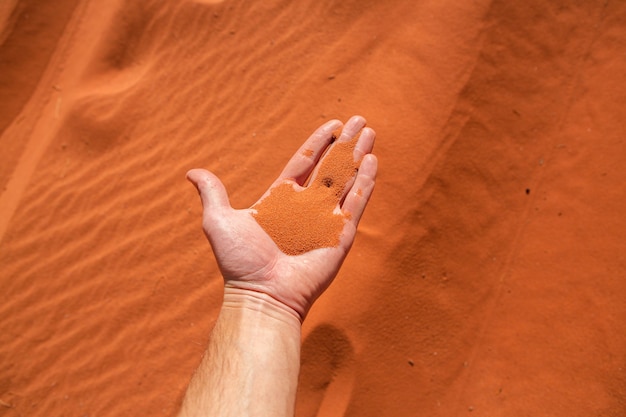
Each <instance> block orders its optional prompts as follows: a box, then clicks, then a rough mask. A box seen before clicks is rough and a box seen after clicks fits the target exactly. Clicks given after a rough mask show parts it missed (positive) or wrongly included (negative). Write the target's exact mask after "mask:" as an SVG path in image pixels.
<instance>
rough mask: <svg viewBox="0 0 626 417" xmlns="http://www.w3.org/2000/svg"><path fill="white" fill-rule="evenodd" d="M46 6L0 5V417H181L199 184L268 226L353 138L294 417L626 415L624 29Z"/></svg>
mask: <svg viewBox="0 0 626 417" xmlns="http://www.w3.org/2000/svg"><path fill="white" fill-rule="evenodd" d="M48 3H50V4H48ZM48 3H47V2H35V1H31V0H16V1H7V2H4V3H2V5H0V24H2V26H1V27H0V42H2V43H1V45H0V74H1V76H0V133H1V137H0V141H1V142H0V143H1V146H2V149H3V151H2V152H1V153H0V184H1V185H2V194H0V266H1V267H0V284H1V287H2V302H1V303H0V317H1V319H0V415H3V416H5V415H6V416H61V415H72V416H87V415H88V416H131V415H132V416H136V415H151V416H156V415H169V416H174V415H175V414H176V412H177V408H178V407H179V404H180V401H181V399H182V396H183V394H184V390H185V388H186V385H187V383H188V381H189V378H190V375H191V373H192V372H193V370H194V369H195V367H196V366H197V365H198V363H199V361H200V358H201V355H202V353H203V351H204V348H205V346H206V342H207V338H208V333H209V331H210V329H211V326H212V324H213V322H214V320H215V316H216V313H217V309H218V308H219V303H220V299H221V289H222V287H221V285H222V284H221V277H220V275H219V271H218V270H217V267H216V265H215V262H214V260H213V258H212V255H211V253H210V250H209V246H208V243H207V242H206V241H205V238H204V236H203V235H202V231H201V227H200V214H201V213H200V202H199V201H198V197H197V194H196V192H195V190H194V189H193V188H192V186H191V185H189V184H188V183H186V181H185V179H184V174H185V172H186V171H187V170H188V169H190V168H194V167H204V168H207V169H210V170H212V171H213V172H215V173H216V174H217V175H218V176H219V177H220V178H222V180H223V181H224V183H225V184H226V186H227V189H228V190H229V193H230V198H231V203H232V204H233V206H235V207H248V206H250V205H252V204H253V203H254V202H255V201H256V199H257V198H258V197H259V196H261V195H262V194H263V192H264V191H265V189H266V187H267V186H268V185H269V184H270V183H271V182H272V181H273V179H274V178H275V177H276V176H277V175H278V173H279V172H280V170H281V169H282V166H283V165H284V163H285V162H286V161H287V159H288V158H289V156H290V155H291V154H292V153H293V152H294V151H295V150H296V149H297V148H298V146H299V145H300V144H301V142H302V141H303V140H304V139H305V138H306V137H307V136H308V134H309V133H310V132H312V131H313V130H314V129H315V128H316V127H317V126H319V125H320V124H321V123H323V122H324V121H326V120H329V119H331V118H339V119H343V120H346V119H347V118H348V117H350V116H351V115H353V114H362V115H363V116H365V117H366V118H367V120H368V122H369V124H370V126H371V127H373V128H374V129H375V130H376V131H377V134H378V138H377V144H376V148H375V153H376V154H377V155H378V157H379V160H380V175H379V181H378V183H377V189H376V191H375V194H374V197H373V199H372V201H371V204H370V206H369V207H368V210H367V211H366V214H365V216H364V218H363V220H362V223H361V229H360V232H359V236H358V238H357V241H356V243H355V246H354V247H353V251H352V253H351V255H350V256H349V257H348V260H347V261H346V264H345V265H344V268H343V269H342V271H341V273H340V275H339V277H338V278H337V280H336V281H335V282H334V283H333V285H332V286H331V288H330V289H329V290H328V291H327V292H326V294H325V295H324V296H323V297H322V298H321V299H320V300H319V301H318V302H317V304H316V305H315V306H314V307H313V310H312V311H311V313H310V314H309V317H308V318H307V321H306V322H305V324H304V340H303V355H302V361H303V366H302V372H301V383H300V387H299V396H298V404H297V415H298V416H299V417H300V416H302V417H309V416H327V417H330V416H333V417H334V416H361V417H362V416H416V415H428V416H457V415H462V414H464V413H472V415H479V416H494V415H496V416H518V415H551V416H563V417H565V416H568V417H569V416H589V415H594V416H595V415H599V416H620V415H624V414H625V413H626V403H625V400H624V399H625V398H626V379H625V377H624V375H625V368H626V325H625V324H624V323H626V303H624V300H625V299H626V282H625V281H624V276H626V274H625V273H626V263H625V261H624V254H625V253H626V243H624V242H625V240H624V235H625V233H626V217H625V216H624V215H623V212H624V196H623V192H622V188H623V184H624V183H626V171H625V170H624V169H623V167H622V165H623V161H624V160H625V158H626V143H625V141H624V137H625V133H626V124H625V122H624V121H625V120H626V45H625V43H624V38H625V36H626V29H625V28H624V25H623V22H624V19H626V4H622V3H620V2H605V1H589V2H582V3H580V4H577V5H573V4H571V2H551V3H549V2H548V3H547V2H543V1H534V0H533V1H529V2H513V3H512V2H507V1H491V2H489V1H484V0H479V1H474V2H452V1H428V0H426V1H417V2H412V1H400V0H393V1H386V2H374V1H359V2H356V1H350V0H348V1H342V2H333V1H309V0H305V1H298V2H289V1H278V0H276V1H274V0H271V1H263V2H244V1H237V0H224V1H173V0H168V1H163V0H158V1H157V0H141V1H133V2H129V1H122V0H114V1H107V2H95V1H90V0H82V1H78V0H73V1H71V0H64V1H55V2H48ZM515 3H517V4H515Z"/></svg>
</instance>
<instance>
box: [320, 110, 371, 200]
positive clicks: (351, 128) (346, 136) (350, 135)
mask: <svg viewBox="0 0 626 417" xmlns="http://www.w3.org/2000/svg"><path fill="white" fill-rule="evenodd" d="M365 123H366V121H365V118H364V117H362V116H352V117H351V118H350V119H349V120H348V121H347V122H346V124H345V126H344V127H343V129H342V130H341V134H340V135H339V138H337V141H336V143H340V142H350V141H351V140H353V139H354V138H355V137H357V136H358V137H359V142H360V141H361V137H360V136H359V135H362V130H364V129H363V128H364V126H365ZM369 130H370V131H371V132H369V133H371V134H373V136H375V134H374V131H373V130H371V129H369ZM369 133H368V135H369ZM368 135H366V138H365V139H366V140H365V142H368V141H371V143H370V144H369V150H368V152H369V151H371V147H372V146H374V142H373V141H374V137H373V136H368ZM357 143H358V142H357ZM333 146H334V145H333ZM333 146H331V147H330V148H329V149H328V152H327V153H326V154H325V155H324V157H323V158H322V162H321V163H319V164H317V166H316V167H315V169H314V170H313V174H312V175H311V179H310V181H309V183H313V182H315V179H316V178H317V177H318V174H319V170H320V168H321V166H322V165H323V161H324V159H325V158H327V157H330V155H331V154H332V152H333ZM367 147H368V146H362V147H361V148H360V149H359V151H358V152H359V153H362V152H363V151H364V150H365V149H367ZM353 155H354V158H355V159H354V161H355V162H357V161H360V159H361V158H362V157H363V154H360V155H359V157H358V158H357V151H356V148H355V152H354V153H353ZM340 187H344V188H343V191H342V192H341V193H340V194H341V195H343V194H345V192H346V189H345V184H341V185H340Z"/></svg>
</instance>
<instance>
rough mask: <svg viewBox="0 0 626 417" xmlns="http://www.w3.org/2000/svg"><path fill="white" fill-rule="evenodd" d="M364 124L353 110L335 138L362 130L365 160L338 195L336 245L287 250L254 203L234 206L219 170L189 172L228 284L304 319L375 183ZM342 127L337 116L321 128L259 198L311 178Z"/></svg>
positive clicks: (358, 153) (359, 155) (358, 155)
mask: <svg viewBox="0 0 626 417" xmlns="http://www.w3.org/2000/svg"><path fill="white" fill-rule="evenodd" d="M364 126H365V119H364V118H362V117H360V116H354V117H352V118H351V119H350V120H349V121H348V122H347V123H346V125H345V126H343V129H342V133H341V135H340V136H339V138H338V139H337V142H344V141H349V140H351V139H352V138H354V137H355V136H356V135H357V134H358V133H359V132H361V134H360V136H359V139H358V142H357V145H356V147H355V150H354V159H355V161H359V160H362V162H361V165H360V168H359V170H358V173H357V174H356V176H355V177H353V178H352V179H351V180H350V181H348V183H347V184H345V187H344V193H343V195H342V196H340V198H338V201H337V208H340V209H341V212H343V213H344V214H346V221H345V223H344V227H343V231H342V233H341V237H340V243H339V245H338V246H336V247H327V248H319V249H314V250H311V251H309V252H305V253H303V254H300V255H295V256H294V255H287V254H285V253H283V252H282V251H281V250H280V249H279V248H278V246H277V245H276V243H275V242H274V241H273V240H272V238H271V237H270V236H269V235H268V234H267V233H266V232H265V230H263V228H262V227H261V226H260V225H259V224H258V223H257V221H256V220H255V219H254V217H253V213H254V209H253V208H250V209H243V210H235V209H233V208H232V207H231V206H230V203H229V201H228V195H227V193H226V190H225V188H224V185H223V184H222V183H221V181H220V180H219V179H218V178H217V177H216V176H215V175H213V174H212V173H210V172H208V171H206V170H203V169H194V170H191V171H189V172H188V173H187V178H188V179H189V180H190V181H191V182H192V183H193V184H194V185H195V186H196V187H197V189H198V191H199V193H200V196H201V199H202V205H203V208H204V210H203V228H204V231H205V233H206V235H207V237H208V239H209V242H210V243H211V247H212V249H213V252H214V254H215V257H216V260H217V263H218V265H219V267H220V270H221V272H222V275H223V277H224V281H225V285H226V286H227V287H234V288H238V289H242V290H248V291H257V292H262V293H265V294H267V295H269V296H271V297H273V298H274V299H276V300H278V301H280V302H282V303H283V304H285V305H286V306H287V307H290V308H291V309H293V310H294V311H295V312H296V313H297V314H298V315H299V316H300V318H301V319H304V317H305V316H306V314H307V312H308V311H309V309H310V307H311V305H312V304H313V302H314V301H315V300H316V299H317V297H319V295H320V294H321V293H322V292H323V291H324V290H325V289H326V288H327V287H328V286H329V285H330V283H331V282H332V280H333V279H334V277H335V275H336V274H337V272H338V270H339V267H340V266H341V264H342V262H343V260H344V259H345V257H346V255H347V253H348V251H349V250H350V247H351V246H352V242H353V241H354V237H355V234H356V228H357V225H358V222H359V220H360V218H361V215H362V214H363V210H364V209H365V206H366V205H367V202H368V200H369V198H370V195H371V193H372V190H373V188H374V182H375V177H376V170H377V161H376V157H375V156H374V155H372V154H371V153H370V152H371V150H372V148H373V145H374V138H375V133H374V131H373V130H372V129H370V128H365V127H364ZM341 127H342V123H341V122H340V121H337V120H333V121H330V122H327V123H325V124H324V125H322V126H321V127H320V128H319V129H317V130H316V131H315V133H313V135H311V136H310V137H309V139H308V140H307V141H306V142H305V143H304V144H303V145H302V147H301V148H300V150H298V152H296V153H295V154H294V156H293V157H292V158H291V160H290V161H289V162H288V164H287V166H286V167H285V169H284V170H283V172H282V173H281V174H280V176H279V177H278V178H277V179H276V181H275V182H274V183H273V184H272V186H271V187H270V189H269V190H268V191H267V192H266V193H265V194H264V196H263V197H261V200H262V199H263V198H264V197H265V196H267V195H268V194H269V193H270V191H271V190H272V188H274V187H276V186H278V185H280V184H282V183H284V182H290V183H292V184H293V186H294V188H296V190H301V189H304V188H305V187H306V185H305V181H307V179H308V178H309V177H310V176H311V175H313V178H312V179H311V181H313V180H314V177H315V173H316V169H315V168H316V167H317V166H318V164H319V163H320V159H321V157H322V155H323V154H324V152H325V151H326V149H327V148H328V147H329V146H332V145H331V143H332V142H333V132H335V131H336V130H337V129H339V128H341ZM287 209H288V208H287Z"/></svg>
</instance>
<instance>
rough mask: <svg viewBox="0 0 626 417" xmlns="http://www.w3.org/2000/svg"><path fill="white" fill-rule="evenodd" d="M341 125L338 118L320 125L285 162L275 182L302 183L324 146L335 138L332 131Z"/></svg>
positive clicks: (315, 163)
mask: <svg viewBox="0 0 626 417" xmlns="http://www.w3.org/2000/svg"><path fill="white" fill-rule="evenodd" d="M342 126H343V123H341V121H339V120H331V121H329V122H326V123H324V124H323V125H322V126H320V127H319V128H318V129H317V130H316V131H315V132H314V133H313V134H312V135H311V136H309V138H308V139H307V140H306V142H304V144H303V145H302V146H301V147H300V149H298V151H297V152H296V153H295V154H294V155H293V156H292V157H291V159H290V160H289V162H287V165H286V166H285V168H284V169H283V171H282V172H281V173H280V175H279V176H278V179H277V180H276V182H277V183H279V182H283V181H284V180H293V181H295V182H296V183H298V185H304V182H305V181H306V179H307V178H308V177H309V176H310V175H311V172H312V171H313V168H315V165H317V162H318V161H319V159H320V157H321V156H322V155H323V154H324V151H325V150H326V148H327V147H328V146H329V145H330V144H331V143H332V142H333V141H334V140H335V139H336V137H335V136H334V132H335V131H336V130H338V129H340V128H341V127H342Z"/></svg>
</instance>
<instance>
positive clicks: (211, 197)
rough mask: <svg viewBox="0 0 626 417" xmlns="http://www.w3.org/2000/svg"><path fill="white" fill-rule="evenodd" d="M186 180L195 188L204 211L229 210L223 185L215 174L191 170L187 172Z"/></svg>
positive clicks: (202, 170)
mask: <svg viewBox="0 0 626 417" xmlns="http://www.w3.org/2000/svg"><path fill="white" fill-rule="evenodd" d="M187 179H188V180H189V181H190V182H191V183H192V184H193V185H195V186H196V189H197V190H198V193H200V199H201V200H202V207H203V208H204V210H205V211H213V210H221V209H225V208H230V202H229V201H228V194H227V193H226V188H224V184H222V181H220V179H219V178H217V176H215V174H213V173H211V172H209V171H207V170H206V169H192V170H190V171H189V172H187Z"/></svg>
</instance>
